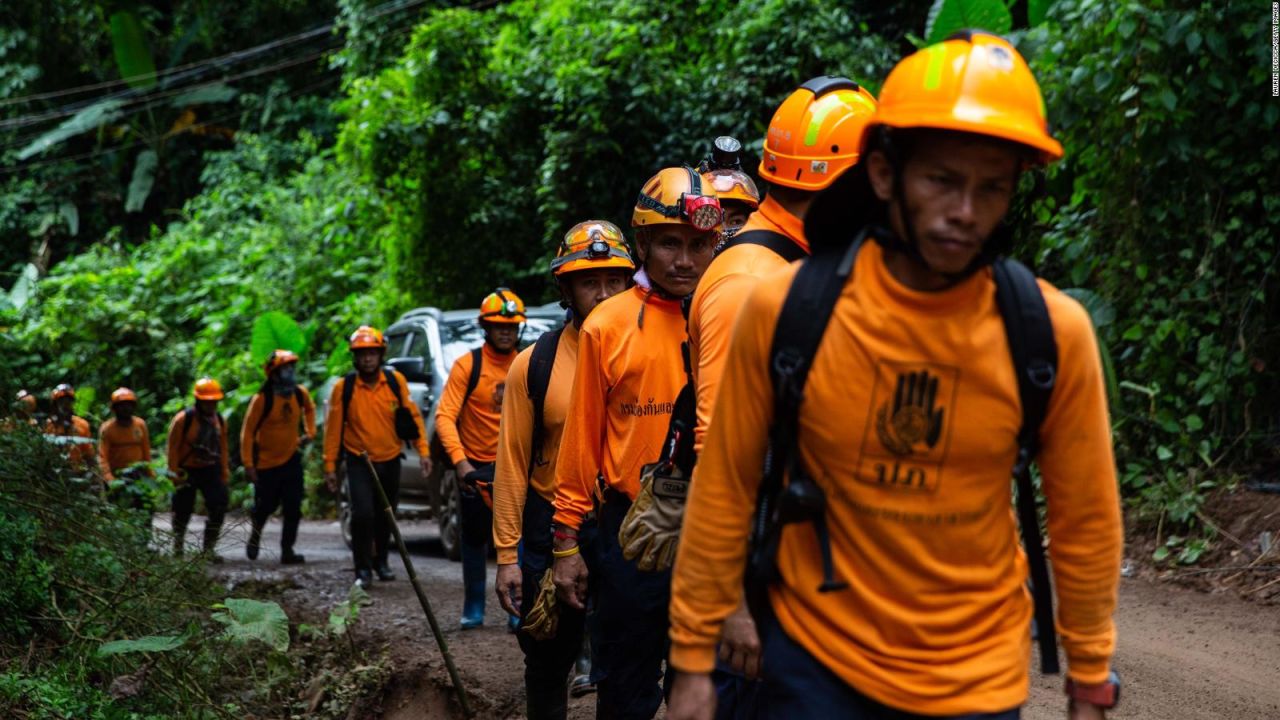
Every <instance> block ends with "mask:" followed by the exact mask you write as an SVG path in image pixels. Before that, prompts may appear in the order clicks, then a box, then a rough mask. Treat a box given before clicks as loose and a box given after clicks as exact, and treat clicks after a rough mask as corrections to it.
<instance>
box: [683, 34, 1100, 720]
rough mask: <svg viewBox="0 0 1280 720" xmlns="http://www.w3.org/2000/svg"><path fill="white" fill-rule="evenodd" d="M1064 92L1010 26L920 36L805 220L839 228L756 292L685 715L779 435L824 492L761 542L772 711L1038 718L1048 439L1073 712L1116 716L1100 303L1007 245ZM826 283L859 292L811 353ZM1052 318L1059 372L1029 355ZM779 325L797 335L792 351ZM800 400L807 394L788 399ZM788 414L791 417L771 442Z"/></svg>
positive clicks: (732, 407) (700, 503) (841, 302)
mask: <svg viewBox="0 0 1280 720" xmlns="http://www.w3.org/2000/svg"><path fill="white" fill-rule="evenodd" d="M1043 108H1044V106H1043V103H1042V100H1041V97H1040V92H1039V88H1038V86H1037V84H1036V82H1035V78H1034V77H1033V76H1032V74H1031V71H1030V69H1029V68H1028V67H1027V65H1026V63H1025V61H1024V60H1023V59H1022V57H1021V56H1019V55H1018V53H1017V51H1016V50H1015V49H1014V48H1013V46H1012V45H1010V44H1009V43H1008V42H1007V41H1005V40H1003V39H1001V38H998V37H995V36H992V35H988V34H986V33H981V32H979V31H969V32H966V33H962V34H958V35H957V36H953V37H952V38H951V39H948V40H947V41H945V42H942V43H939V44H936V45H933V46H930V47H927V48H925V49H923V50H921V51H919V52H917V53H915V54H914V55H911V56H910V57H908V58H906V59H905V60H903V61H902V62H901V63H899V64H898V66H897V67H896V68H895V69H894V71H893V72H892V73H891V74H890V76H889V78H888V80H886V82H885V84H884V86H883V90H882V92H881V96H880V105H879V107H878V108H877V110H876V113H875V115H874V116H873V118H872V120H871V122H870V124H869V127H868V129H867V131H866V134H865V136H864V143H863V149H862V160H861V162H860V164H859V166H858V167H856V168H854V169H853V170H851V171H849V172H847V173H846V174H845V175H844V176H843V177H841V178H840V179H838V180H837V181H836V183H835V184H834V185H833V186H832V187H831V188H829V189H828V190H827V191H826V192H825V193H824V194H823V195H822V196H820V197H819V198H818V199H817V200H816V201H815V203H814V205H813V207H811V208H810V211H809V216H808V217H807V219H806V236H807V237H808V238H809V239H810V240H811V241H812V242H813V243H814V246H815V248H816V247H820V246H821V247H824V248H825V247H830V248H832V250H831V252H823V253H821V257H819V256H818V255H815V257H814V258H813V259H811V260H808V261H805V263H803V264H799V265H793V266H791V267H789V268H787V269H785V270H784V271H782V272H780V273H778V274H775V275H771V276H770V277H768V278H766V279H764V280H763V281H761V282H760V283H759V285H758V286H757V287H756V289H755V290H754V291H753V292H752V294H751V296H750V298H749V300H748V302H747V303H746V307H744V309H743V310H742V312H741V313H740V316H739V322H738V326H737V329H736V330H735V333H734V336H733V340H732V343H731V346H730V350H729V355H728V358H727V362H726V363H725V370H724V376H723V381H722V382H721V385H720V391H719V395H718V398H717V401H716V406H715V413H714V415H713V420H712V423H711V425H710V429H709V432H708V435H707V438H706V445H705V447H704V448H703V452H702V454H701V456H700V458H699V463H698V467H697V470H696V471H695V477H694V482H693V483H692V489H691V492H690V497H689V501H688V506H687V509H686V514H685V518H684V523H685V526H684V532H683V533H682V535H681V541H680V550H679V555H678V557H677V560H676V571H675V575H674V578H673V584H672V600H671V617H672V628H671V642H672V645H671V655H670V661H671V664H672V665H673V666H674V667H675V668H676V670H677V671H678V674H677V680H676V682H675V686H674V688H673V690H672V693H671V703H670V707H669V712H668V715H667V717H668V718H670V719H671V720H690V719H693V718H697V719H704V720H705V719H706V718H710V717H712V713H713V712H714V704H715V688H714V685H713V682H712V680H711V677H710V672H711V671H712V669H713V668H714V666H715V659H716V642H717V640H718V638H719V637H720V634H721V625H722V623H723V621H724V619H725V618H726V617H728V616H729V615H730V614H732V613H733V612H734V610H735V609H736V608H737V607H738V606H739V602H740V601H741V599H742V596H743V579H744V566H745V565H746V559H747V555H748V543H747V540H748V535H749V533H750V532H751V526H752V525H753V516H754V511H755V509H756V501H757V495H758V494H759V492H761V487H762V479H761V478H762V474H765V473H762V468H766V461H765V458H766V451H768V453H769V455H770V461H769V462H770V465H769V466H768V467H767V474H765V478H766V480H768V481H769V482H770V484H771V485H774V482H775V479H776V482H777V485H776V487H777V488H778V489H779V490H780V491H781V490H782V489H783V488H784V487H785V488H786V489H787V492H790V491H792V490H795V491H796V492H797V493H798V492H800V491H801V490H803V492H804V495H803V496H801V495H796V494H794V493H793V494H791V495H787V494H785V493H782V494H779V495H773V496H771V497H775V498H783V497H797V498H801V499H803V500H804V503H803V504H798V503H792V504H791V505H789V506H787V507H789V508H791V509H792V510H794V511H796V512H805V513H807V515H802V517H808V518H809V520H808V521H805V522H800V523H798V524H795V525H789V526H788V525H780V524H779V520H780V518H781V517H782V516H781V515H777V514H774V515H771V516H770V519H769V521H768V525H769V526H770V529H771V531H772V530H777V531H779V532H780V534H772V533H770V534H766V535H764V536H763V537H764V539H765V540H766V543H765V544H764V546H763V547H762V546H760V545H757V547H756V548H755V552H756V555H755V558H756V560H759V559H761V558H765V559H768V558H769V555H768V554H767V553H766V554H761V551H762V550H765V551H767V550H768V549H769V548H773V550H774V551H775V552H774V553H773V555H772V560H771V561H770V562H768V565H767V567H764V568H763V569H764V570H766V571H768V572H766V573H764V574H757V571H759V570H761V569H762V568H761V566H760V564H759V563H758V562H755V561H753V567H752V570H753V572H752V575H751V579H752V586H753V590H756V591H757V592H754V593H753V595H752V597H753V598H757V599H759V603H760V604H759V605H758V613H759V614H758V615H757V619H758V620H760V622H761V626H760V634H761V639H762V644H763V663H762V672H763V676H764V683H765V692H764V696H765V698H764V707H765V710H766V716H767V717H770V718H774V717H777V718H782V717H786V718H800V719H803V718H827V717H844V718H876V719H879V718H895V719H899V718H923V717H929V718H961V717H963V718H966V719H978V718H982V719H985V720H1005V719H1012V718H1017V717H1019V710H1018V708H1019V706H1020V705H1021V704H1022V703H1023V702H1025V700H1026V698H1027V692H1028V685H1029V673H1028V668H1027V665H1028V663H1029V660H1030V655H1031V648H1030V644H1031V638H1030V635H1029V633H1028V632H1027V627H1028V624H1029V622H1030V620H1031V617H1032V609H1033V602H1032V601H1031V598H1030V597H1029V595H1030V594H1032V593H1036V594H1038V593H1039V592H1040V589H1032V593H1029V592H1028V589H1029V588H1028V583H1027V579H1028V568H1029V567H1030V568H1031V569H1032V571H1033V572H1038V571H1037V570H1036V567H1037V566H1039V567H1041V568H1043V565H1042V564H1041V563H1040V558H1041V554H1040V553H1041V549H1042V547H1041V546H1042V544H1041V543H1040V542H1038V537H1037V542H1035V543H1028V542H1027V539H1028V538H1029V537H1031V536H1038V528H1037V527H1036V520H1035V506H1034V503H1033V502H1030V500H1031V498H1032V497H1033V494H1030V493H1023V492H1019V515H1020V516H1023V517H1025V516H1027V514H1028V513H1026V512H1025V511H1024V510H1025V507H1027V506H1029V507H1030V513H1029V515H1030V524H1029V526H1024V527H1023V534H1024V546H1027V547H1029V549H1030V551H1031V552H1032V553H1033V555H1028V554H1027V553H1026V552H1023V551H1022V550H1021V549H1020V548H1019V547H1018V544H1017V540H1016V538H1017V535H1018V532H1019V531H1018V528H1017V525H1018V522H1017V518H1015V515H1014V512H1013V511H1012V509H1011V505H1012V502H1011V496H1010V486H1011V483H1010V468H1013V470H1014V474H1016V475H1017V476H1018V477H1019V486H1020V487H1023V486H1024V485H1025V486H1026V487H1030V485H1031V482H1030V478H1029V474H1028V473H1025V472H1024V469H1025V467H1026V464H1027V463H1028V462H1029V460H1030V458H1031V457H1035V458H1036V462H1037V464H1038V465H1039V467H1040V470H1041V476H1042V480H1043V484H1042V485H1043V491H1044V496H1045V498H1046V500H1047V501H1048V530H1049V535H1050V537H1051V538H1052V542H1051V543H1050V545H1049V554H1050V555H1051V556H1052V561H1053V575H1054V582H1053V586H1054V590H1055V591H1056V595H1057V600H1058V613H1057V627H1056V630H1057V633H1058V634H1059V635H1061V638H1062V642H1063V645H1064V649H1065V651H1066V653H1065V654H1066V657H1067V661H1068V665H1069V680H1068V692H1069V695H1070V699H1069V701H1068V716H1069V717H1070V718H1071V719H1072V720H1097V719H1098V718H1102V717H1103V715H1104V709H1105V707H1108V706H1110V705H1112V704H1114V702H1115V700H1116V699H1117V693H1118V685H1117V684H1116V679H1115V678H1114V676H1113V675H1111V674H1109V672H1108V671H1109V664H1110V658H1111V655H1112V653H1113V652H1114V649H1115V627H1114V624H1113V622H1112V613H1113V612H1114V609H1115V604H1116V594H1117V589H1118V582H1119V567H1120V558H1121V551H1122V527H1121V519H1120V510H1119V498H1118V491H1117V487H1116V480H1115V468H1114V459H1113V456H1112V449H1111V440H1110V426H1109V422H1108V417H1107V407H1106V394H1105V390H1104V386H1103V380H1102V371H1101V367H1100V362H1099V356H1098V349H1097V344H1096V341H1095V339H1094V335H1093V331H1092V328H1091V326H1090V322H1089V316H1088V315H1087V313H1086V312H1085V311H1084V309H1083V308H1082V307H1080V305H1079V304H1078V303H1076V302H1075V301H1074V300H1072V299H1070V298H1069V297H1067V296H1066V295H1064V294H1062V293H1060V292H1058V291H1057V290H1056V289H1055V288H1053V287H1052V286H1051V285H1049V284H1048V283H1045V282H1043V281H1039V282H1037V281H1036V280H1035V279H1034V277H1033V276H1031V275H1030V273H1029V272H1027V271H1025V269H1023V268H1015V269H1018V270H1022V271H1023V274H1020V275H1019V277H1018V278H1015V280H1017V281H1016V282H1011V281H1010V278H1011V277H1013V276H1012V270H1011V263H1009V262H1008V261H1006V260H1003V259H1001V258H998V257H997V255H998V253H999V252H1001V250H1002V246H1003V245H1004V244H1005V243H1006V242H1007V239H1008V238H1007V231H1006V230H1004V229H1002V228H1001V225H1000V223H1001V221H1002V220H1003V218H1004V216H1005V214H1006V212H1007V211H1008V208H1009V205H1010V203H1011V201H1012V199H1013V196H1014V193H1015V192H1016V189H1017V187H1018V180H1019V176H1020V173H1021V171H1022V170H1023V169H1024V168H1027V167H1033V166H1036V165H1039V164H1043V163H1046V162H1049V161H1052V160H1056V159H1057V158H1059V157H1061V155H1062V148H1061V145H1059V143H1058V142H1057V141H1056V140H1054V139H1053V138H1052V137H1051V136H1050V135H1049V133H1048V124H1047V121H1046V118H1045V114H1044V109H1043ZM860 230H865V232H863V233H861V234H860V232H859V231H860ZM859 235H861V238H863V239H860V240H858V241H857V242H853V243H852V244H847V243H850V242H851V241H853V240H854V238H855V237H858V236H859ZM816 272H822V273H824V274H822V275H820V276H816V277H815V275H814V274H812V273H816ZM801 273H804V274H805V277H803V278H801V279H800V280H796V281H795V282H794V284H793V280H795V279H796V278H797V276H798V275H799V274H801ZM820 285H822V286H830V287H834V293H835V294H836V297H831V296H830V295H827V297H828V298H830V300H829V302H830V303H831V304H830V305H825V306H824V307H823V310H822V314H821V316H819V317H818V318H816V320H815V321H821V322H822V327H824V328H825V330H824V334H822V335H821V337H820V338H819V339H818V340H817V341H816V344H815V345H814V347H815V348H816V352H813V353H812V354H810V355H808V356H806V355H805V354H803V351H801V352H800V353H797V354H791V352H790V351H791V350H793V349H795V348H797V346H796V345H793V344H791V339H792V338H794V337H796V331H795V330H796V329H795V328H791V329H788V328H789V327H790V326H789V325H788V324H787V323H789V322H791V321H793V320H794V318H795V316H796V315H797V314H798V312H797V308H799V307H801V306H798V305H795V304H784V303H789V302H790V301H789V300H788V298H789V297H790V298H792V299H795V298H806V297H808V298H812V297H813V295H812V293H813V292H814V288H816V287H818V286H820ZM1014 286H1017V287H1016V288H1014ZM1011 288H1014V289H1015V290H1016V291H1020V292H1024V293H1028V294H1029V293H1035V299H1036V304H1039V305H1040V306H1041V307H1040V308H1039V310H1040V311H1043V312H1044V317H1043V322H1038V323H1035V324H1034V325H1032V324H1031V323H1025V324H1022V325H1017V324H1014V323H1007V322H1006V318H1007V317H1011V316H1014V313H1010V312H1009V310H1010V307H1009V304H1008V296H1007V295H1001V296H997V290H998V289H1000V291H1001V292H1002V293H1004V292H1006V291H1008V290H1010V289H1011ZM1025 297H1026V296H1025V295H1024V299H1025ZM803 307H811V305H809V304H806V305H804V306H803ZM826 307H831V308H833V309H832V310H830V316H829V319H830V321H829V322H827V310H826ZM784 308H789V309H786V310H784ZM1020 308H1021V309H1022V310H1035V309H1036V308H1035V305H1034V304H1032V303H1026V304H1023V305H1020ZM783 314H786V319H785V320H783V321H781V322H780V320H779V318H780V317H781V316H782V315H783ZM1014 319H1015V320H1021V318H1019V317H1015V318H1014ZM1049 321H1051V323H1050V322H1049ZM1050 325H1051V327H1048V326H1050ZM801 332H803V331H801ZM1045 333H1048V334H1049V335H1050V336H1052V337H1053V338H1054V343H1053V344H1055V345H1056V350H1055V351H1054V353H1055V355H1054V357H1055V358H1056V370H1053V369H1052V367H1053V366H1047V365H1045V364H1044V363H1043V362H1040V363H1036V364H1030V363H1028V364H1026V365H1024V366H1023V367H1022V370H1021V371H1019V370H1014V367H1013V366H1014V365H1015V364H1017V363H1019V362H1024V360H1018V359H1017V358H1019V357H1023V353H1024V352H1025V351H1026V348H1027V341H1028V340H1029V339H1035V340H1037V341H1038V342H1037V343H1034V344H1039V345H1040V346H1041V347H1043V345H1044V342H1043V339H1044V334H1045ZM1013 338H1017V339H1019V341H1020V342H1019V345H1018V346H1017V347H1015V344H1014V342H1013V340H1012V339H1013ZM805 339H806V341H809V339H808V338H805ZM775 341H777V342H780V343H782V345H781V349H782V350H786V351H787V354H786V355H785V356H778V359H777V361H775V359H774V354H773V350H772V348H773V347H774V343H775ZM783 357H785V358H786V362H782V359H783ZM1011 358H1013V359H1014V362H1011ZM1041 360H1043V357H1041ZM1045 370H1049V372H1045ZM1033 371H1034V372H1033ZM797 372H802V373H804V374H802V375H800V376H799V377H797V376H796V375H795V373H797ZM791 378H795V380H794V381H792V380H791ZM775 380H777V382H779V383H780V384H781V387H783V388H784V391H785V392H786V395H778V394H776V393H775V390H774V382H775ZM1045 383H1050V385H1049V387H1051V389H1052V393H1051V394H1050V395H1048V396H1047V397H1045V395H1044V394H1043V391H1044V387H1045ZM1024 400H1034V401H1035V403H1034V404H1035V405H1037V406H1039V407H1040V408H1042V409H1043V410H1044V413H1043V414H1039V413H1037V415H1039V417H1037V418H1035V420H1036V421H1037V422H1031V423H1027V422H1025V421H1026V420H1027V418H1028V416H1027V415H1026V414H1025V413H1027V412H1028V410H1029V409H1031V410H1032V411H1034V408H1033V407H1032V405H1029V404H1028V402H1025V401H1024ZM797 406H798V407H797ZM786 408H794V409H795V411H796V412H797V415H796V417H794V418H790V417H789V416H788V418H787V419H783V418H780V417H779V416H778V413H779V412H788V413H789V412H790V411H787V410H785V409H786ZM775 422H777V423H779V424H780V425H781V426H782V428H783V429H782V431H781V432H780V431H779V430H777V429H776V428H774V429H773V430H772V431H771V426H772V425H774V423H775ZM1027 428H1030V434H1028V433H1027V432H1025V431H1026V429H1027ZM1036 428H1038V433H1037V432H1036ZM771 433H772V436H773V437H774V438H777V437H780V436H782V435H785V434H787V433H793V435H792V440H793V441H792V442H789V443H784V444H774V443H773V442H772V441H771ZM779 452H781V453H783V456H784V457H782V458H781V459H780V457H779V455H778V453H779ZM775 463H781V465H776V466H775ZM776 468H785V469H786V484H785V486H784V485H782V483H781V480H782V479H781V477H779V472H777V470H776ZM1024 501H1027V502H1026V504H1025V505H1024ZM774 507H776V508H778V510H779V512H781V510H782V508H783V506H782V505H776V506H774ZM783 528H785V529H783ZM773 543H776V544H773ZM760 579H765V580H767V584H765V583H761V582H760ZM1045 585H1046V586H1045V587H1043V588H1042V589H1043V591H1044V592H1045V593H1047V592H1048V587H1047V585H1048V584H1047V583H1046V584H1045ZM1034 605H1036V606H1038V608H1042V607H1044V606H1043V605H1041V603H1039V602H1036V603H1034ZM1037 612H1039V609H1037ZM1040 630H1041V633H1046V632H1048V633H1053V632H1054V630H1055V628H1053V627H1045V626H1044V625H1041V629H1040ZM1041 642H1044V640H1043V638H1042V639H1041ZM1042 661H1044V659H1043V658H1042ZM1045 664H1046V666H1050V665H1056V653H1055V656H1054V657H1053V658H1052V661H1051V662H1045ZM1051 669H1052V668H1051Z"/></svg>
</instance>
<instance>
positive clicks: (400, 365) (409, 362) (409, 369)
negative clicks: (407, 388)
mask: <svg viewBox="0 0 1280 720" xmlns="http://www.w3.org/2000/svg"><path fill="white" fill-rule="evenodd" d="M387 365H390V366H391V367H393V368H395V369H396V370H398V371H400V374H401V375H404V379H405V380H408V381H409V382H419V383H428V382H431V373H430V372H428V371H427V364H426V363H425V362H424V361H423V359H422V358H420V357H401V358H393V359H392V360H390V361H388V362H387Z"/></svg>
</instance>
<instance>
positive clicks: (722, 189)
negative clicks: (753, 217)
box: [702, 170, 760, 210]
mask: <svg viewBox="0 0 1280 720" xmlns="http://www.w3.org/2000/svg"><path fill="white" fill-rule="evenodd" d="M702 182H703V183H704V184H705V185H706V186H708V187H710V188H711V189H712V190H714V191H715V193H716V197H718V198H720V203H721V204H722V205H723V204H724V203H726V202H729V201H732V200H736V201H738V202H740V203H745V204H747V205H748V206H750V207H751V209H752V210H755V209H756V208H758V207H760V191H759V190H757V189H756V183H755V181H754V180H752V179H751V178H750V176H748V175H747V174H746V173H744V172H742V171H741V170H708V171H707V172H704V173H702Z"/></svg>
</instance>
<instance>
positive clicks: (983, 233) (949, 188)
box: [868, 133, 1021, 275]
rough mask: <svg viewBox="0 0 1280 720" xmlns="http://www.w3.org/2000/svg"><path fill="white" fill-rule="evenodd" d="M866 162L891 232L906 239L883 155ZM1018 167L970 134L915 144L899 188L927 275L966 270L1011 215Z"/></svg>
mask: <svg viewBox="0 0 1280 720" xmlns="http://www.w3.org/2000/svg"><path fill="white" fill-rule="evenodd" d="M868 160H869V162H870V165H869V166H868V169H869V171H870V173H871V179H872V186H873V187H874V188H875V191H876V194H877V195H878V196H879V197H880V199H881V200H884V201H886V202H888V203H889V207H890V213H889V219H890V223H891V224H892V225H893V230H894V232H896V233H898V237H901V238H903V239H907V238H906V233H905V225H904V223H903V217H902V212H903V208H902V207H899V204H898V199H897V196H896V195H895V194H894V193H893V190H892V188H893V171H892V168H891V167H890V166H889V164H888V161H887V160H885V158H884V156H883V155H882V154H881V153H872V155H871V157H870V158H868ZM1020 162H1021V158H1020V157H1019V156H1018V153H1017V151H1016V150H1015V149H1013V148H1011V147H1009V146H1008V145H1005V144H1002V143H999V142H994V141H989V140H985V139H983V138H980V137H975V136H972V135H963V134H956V133H938V134H936V135H933V134H931V135H929V136H927V137H926V138H925V139H923V140H922V141H920V142H918V143H917V144H916V146H915V149H914V150H913V152H912V153H911V157H910V158H909V159H908V160H907V162H906V165H905V166H904V167H903V171H902V183H903V188H902V189H903V195H904V196H905V198H906V208H905V209H906V213H907V215H908V217H909V219H910V221H911V228H912V230H913V231H914V233H915V241H916V243H917V246H918V249H919V251H920V255H921V256H922V257H924V260H925V262H926V263H927V265H928V269H929V270H931V271H932V272H934V273H937V274H939V275H953V274H958V273H962V272H964V271H965V270H966V269H968V267H969V265H970V264H971V263H972V262H973V261H974V259H975V258H976V257H977V256H978V253H980V252H982V246H983V245H984V244H985V243H986V241H987V238H988V237H989V236H990V235H991V233H992V231H994V230H995V228H996V225H998V224H999V223H1000V221H1001V220H1002V219H1004V215H1005V213H1006V212H1008V210H1009V202H1010V201H1011V200H1012V198H1013V193H1014V191H1015V190H1017V178H1018V168H1019V164H1020Z"/></svg>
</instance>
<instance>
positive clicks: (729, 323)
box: [689, 197, 809, 452]
mask: <svg viewBox="0 0 1280 720" xmlns="http://www.w3.org/2000/svg"><path fill="white" fill-rule="evenodd" d="M752 230H768V231H770V232H775V233H778V234H779V235H784V236H786V237H788V238H790V239H791V241H792V242H794V243H795V244H796V245H799V246H800V247H801V248H803V249H804V251H805V252H808V251H809V242H808V241H807V240H805V237H804V221H803V220H802V219H800V218H798V217H796V216H795V215H792V214H791V213H789V212H787V210H786V209H785V208H783V207H782V205H780V204H778V202H777V201H776V200H774V199H773V198H771V197H766V198H765V199H764V202H763V203H761V204H760V209H759V210H756V211H755V212H754V213H752V214H751V217H749V218H747V223H746V224H745V225H743V226H742V230H741V232H743V233H746V232H750V231H752ZM786 266H787V261H786V260H783V259H782V258H781V257H780V256H779V255H778V254H777V253H775V252H773V251H772V250H770V249H768V248H766V247H763V246H760V245H735V246H734V247H731V248H729V249H728V250H725V251H724V252H723V253H721V254H720V255H719V256H717V257H716V259H715V260H712V261H711V266H710V267H708V268H707V272H706V274H705V275H703V276H702V279H701V280H699V281H698V290H697V291H696V292H694V294H693V303H692V305H691V306H690V308H689V352H690V357H691V358H692V361H693V381H694V383H695V384H696V386H697V391H698V424H697V426H696V427H695V428H694V432H693V447H694V450H696V451H698V452H701V451H702V444H703V442H704V440H705V438H706V434H707V426H708V425H709V424H710V423H711V410H712V408H714V407H715V403H716V393H717V392H718V391H719V389H720V376H721V375H723V374H724V363H725V358H727V357H728V355H729V340H730V339H731V338H732V337H733V326H734V324H735V323H736V322H737V320H738V312H739V311H740V310H742V306H743V305H745V304H746V302H747V298H748V297H749V296H750V295H751V291H752V290H753V289H755V286H756V284H757V283H759V282H760V279H761V278H763V277H765V276H767V275H770V274H772V273H775V272H777V271H778V270H781V269H782V268H784V267H786Z"/></svg>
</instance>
